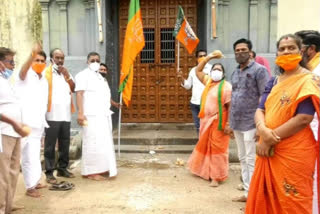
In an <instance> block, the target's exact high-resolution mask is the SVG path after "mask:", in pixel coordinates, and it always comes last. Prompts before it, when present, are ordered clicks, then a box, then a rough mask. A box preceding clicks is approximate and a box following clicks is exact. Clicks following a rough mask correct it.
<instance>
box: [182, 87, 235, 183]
mask: <svg viewBox="0 0 320 214" xmlns="http://www.w3.org/2000/svg"><path fill="white" fill-rule="evenodd" d="M208 83H209V85H207V88H208V89H207V91H206V92H205V91H204V92H203V93H205V99H206V101H205V102H204V106H203V117H202V118H201V120H200V135H199V141H198V143H197V145H196V147H195V148H194V150H193V152H192V154H191V156H190V158H189V161H188V167H189V169H190V171H191V172H192V173H193V174H195V175H197V176H200V177H202V178H204V179H207V180H209V179H212V180H216V181H224V180H226V179H227V177H228V160H229V156H228V147H229V136H228V135H226V134H225V133H224V131H223V130H219V129H218V126H219V120H218V114H219V105H218V91H219V86H220V83H211V81H209V82H208ZM223 91H224V93H222V94H223V95H222V97H221V98H222V99H221V103H222V104H223V105H222V106H223V107H224V104H226V103H229V102H230V100H231V85H230V83H228V82H225V83H224V84H223ZM222 115H223V116H222V118H223V121H222V127H224V125H225V123H226V121H227V119H228V111H227V110H226V109H225V108H222Z"/></svg>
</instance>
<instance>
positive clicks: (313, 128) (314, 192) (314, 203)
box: [310, 114, 319, 214]
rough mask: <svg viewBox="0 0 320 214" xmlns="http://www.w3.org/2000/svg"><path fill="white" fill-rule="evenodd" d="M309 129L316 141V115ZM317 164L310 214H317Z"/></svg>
mask: <svg viewBox="0 0 320 214" xmlns="http://www.w3.org/2000/svg"><path fill="white" fill-rule="evenodd" d="M310 127H311V129H312V132H313V135H314V139H316V140H318V130H319V121H318V119H317V114H315V115H314V118H313V120H312V122H311V123H310ZM318 170H319V169H318V164H317V162H316V164H315V168H314V175H313V200H312V213H313V214H319V207H318V203H319V201H318V197H319V196H318V182H317V181H318Z"/></svg>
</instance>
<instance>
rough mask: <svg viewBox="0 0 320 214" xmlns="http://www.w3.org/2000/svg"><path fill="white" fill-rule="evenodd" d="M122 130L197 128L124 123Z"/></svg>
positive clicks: (171, 124)
mask: <svg viewBox="0 0 320 214" xmlns="http://www.w3.org/2000/svg"><path fill="white" fill-rule="evenodd" d="M115 128H117V129H118V127H115ZM121 130H153V131H155V130H195V127H194V124H193V123H122V124H121Z"/></svg>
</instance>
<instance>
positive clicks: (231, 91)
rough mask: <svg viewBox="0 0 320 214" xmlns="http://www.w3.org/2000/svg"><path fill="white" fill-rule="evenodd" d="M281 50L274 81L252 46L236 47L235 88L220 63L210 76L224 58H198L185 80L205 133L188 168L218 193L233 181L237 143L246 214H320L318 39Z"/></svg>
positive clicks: (294, 39)
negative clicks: (231, 158)
mask: <svg viewBox="0 0 320 214" xmlns="http://www.w3.org/2000/svg"><path fill="white" fill-rule="evenodd" d="M276 46H277V53H276V60H275V68H276V69H275V72H274V73H275V74H276V75H274V76H272V77H271V75H270V74H271V73H270V72H268V70H269V69H270V68H269V65H267V66H266V63H267V62H265V60H260V63H258V62H257V61H256V60H255V59H257V58H256V57H254V56H255V54H254V53H253V51H252V43H251V42H250V41H249V40H247V39H239V40H237V41H236V42H235V43H234V45H233V50H234V53H235V59H236V61H237V63H238V64H239V65H238V66H237V68H236V69H235V70H234V71H233V73H232V75H231V79H230V83H229V82H227V81H226V80H225V70H224V67H223V65H222V64H221V63H215V64H213V65H212V66H211V69H210V71H209V72H208V71H207V70H206V67H207V65H208V64H207V63H208V62H209V61H210V60H212V59H219V58H221V57H222V56H223V55H222V53H221V52H220V51H214V52H212V53H211V54H209V55H208V56H206V52H205V51H202V52H203V53H204V54H203V56H205V57H204V58H201V57H200V56H199V55H197V58H198V59H199V64H198V65H197V66H196V67H195V68H194V70H195V72H194V71H193V70H191V71H190V73H189V77H188V80H189V79H192V80H193V81H192V83H193V87H195V86H196V87H197V88H198V89H199V90H200V89H201V90H202V91H197V92H196V93H194V91H193V93H192V100H191V109H193V107H192V105H194V103H193V102H192V101H193V100H196V99H194V96H197V95H198V101H199V102H198V103H197V104H198V106H199V109H200V110H199V112H198V117H199V118H200V132H199V140H198V142H197V144H196V146H195V148H194V150H193V152H192V154H191V156H190V158H189V161H188V167H189V170H190V171H191V173H193V174H195V175H197V176H199V177H201V178H203V179H206V180H210V181H211V183H210V186H213V187H217V186H219V184H221V183H222V182H223V181H225V180H226V179H227V177H228V146H229V145H228V144H229V139H230V138H235V141H236V143H237V148H238V157H239V160H240V165H241V178H242V181H243V184H241V185H240V186H238V189H242V190H244V194H243V195H242V196H240V197H237V198H234V199H233V201H237V202H246V207H245V213H248V214H250V213H266V214H272V213H313V214H318V213H319V210H320V209H319V192H320V188H319V167H318V166H319V163H320V162H319V141H318V136H319V129H318V128H319V107H320V106H319V105H320V102H319V101H320V98H319V96H320V90H319V87H320V33H319V32H317V31H312V30H307V31H299V32H296V33H295V34H287V35H284V36H282V37H281V38H280V39H279V40H278V42H277V44H276ZM197 54H198V52H197ZM203 56H202V57H203ZM263 61H264V62H263ZM178 76H179V77H180V78H181V80H182V81H181V83H182V86H183V87H185V88H187V89H188V88H190V84H189V83H188V81H183V78H182V75H181V74H180V73H178ZM200 83H202V85H203V87H202V88H200V87H198V86H197V85H200ZM188 84H189V85H188ZM186 85H187V87H186ZM191 85H192V84H191ZM200 94H201V103H200V97H199V95H200ZM192 112H193V111H192ZM193 114H194V113H193ZM195 114H197V113H195ZM194 118H195V117H194ZM194 122H195V125H196V128H197V129H198V127H197V124H198V122H197V121H196V120H195V121H194Z"/></svg>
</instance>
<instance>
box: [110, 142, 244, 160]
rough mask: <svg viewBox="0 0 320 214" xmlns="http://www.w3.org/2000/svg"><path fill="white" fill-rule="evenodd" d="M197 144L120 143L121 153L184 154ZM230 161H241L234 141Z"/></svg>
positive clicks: (116, 150) (188, 152)
mask: <svg viewBox="0 0 320 214" xmlns="http://www.w3.org/2000/svg"><path fill="white" fill-rule="evenodd" d="M194 147H195V145H153V146H152V145H122V144H121V145H120V152H121V153H132V154H139V153H140V154H141V155H143V154H150V155H155V154H177V155H179V154H181V155H182V154H184V155H188V154H189V155H190V154H191V153H192V151H193V149H194ZM115 152H116V155H118V145H116V144H115ZM229 162H239V159H238V155H237V146H236V144H235V143H234V142H232V141H230V143H229Z"/></svg>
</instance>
